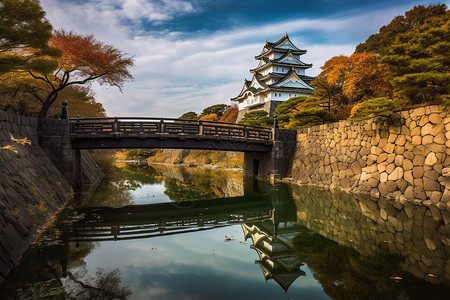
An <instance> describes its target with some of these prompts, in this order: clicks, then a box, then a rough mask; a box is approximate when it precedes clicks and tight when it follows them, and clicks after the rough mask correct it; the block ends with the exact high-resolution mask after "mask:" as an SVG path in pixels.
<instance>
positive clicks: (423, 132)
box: [420, 123, 433, 136]
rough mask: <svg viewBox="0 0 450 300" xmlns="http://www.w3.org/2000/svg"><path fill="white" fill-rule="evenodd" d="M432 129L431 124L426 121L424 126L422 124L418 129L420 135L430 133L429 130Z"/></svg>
mask: <svg viewBox="0 0 450 300" xmlns="http://www.w3.org/2000/svg"><path fill="white" fill-rule="evenodd" d="M432 129H433V125H432V124H430V123H427V124H426V125H425V126H423V127H422V128H421V130H420V135H421V136H426V135H428V134H431V130H432Z"/></svg>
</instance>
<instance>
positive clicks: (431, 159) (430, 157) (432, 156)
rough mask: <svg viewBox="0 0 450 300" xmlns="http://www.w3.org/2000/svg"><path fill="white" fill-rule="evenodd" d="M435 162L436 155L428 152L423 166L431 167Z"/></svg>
mask: <svg viewBox="0 0 450 300" xmlns="http://www.w3.org/2000/svg"><path fill="white" fill-rule="evenodd" d="M437 162H438V159H437V157H436V154H435V153H434V152H430V154H428V155H427V157H426V159H425V162H424V164H425V165H427V166H433V165H434V164H435V163H437Z"/></svg>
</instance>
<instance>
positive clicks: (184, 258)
mask: <svg viewBox="0 0 450 300" xmlns="http://www.w3.org/2000/svg"><path fill="white" fill-rule="evenodd" d="M158 168H162V166H157V167H150V166H148V167H147V166H146V167H143V168H142V167H138V166H127V167H124V168H121V169H120V170H119V171H120V174H121V175H120V177H118V178H115V179H111V180H110V181H109V182H107V183H106V184H104V185H103V188H101V189H100V190H99V193H98V194H96V195H94V197H93V199H92V200H91V201H89V202H88V203H85V204H84V205H82V206H73V207H70V208H68V209H66V210H65V211H64V212H63V213H62V214H61V215H60V216H59V218H58V222H57V225H56V226H55V227H52V228H48V229H47V231H46V233H45V235H44V236H42V238H41V240H39V242H38V243H37V244H36V245H34V246H33V247H31V248H30V249H29V251H28V253H27V255H26V256H25V258H24V260H23V261H22V263H21V264H20V265H19V266H18V267H17V268H16V269H14V271H13V272H12V273H11V275H10V276H9V277H8V279H7V281H6V282H5V284H4V285H3V286H2V287H1V293H0V298H2V299H3V298H5V299H9V298H25V299H26V298H33V297H35V298H44V297H49V298H69V299H70V298H77V299H83V298H85V299H88V298H95V297H98V298H105V299H108V298H114V297H116V298H127V297H128V298H135V299H144V298H149V297H151V298H152V299H175V298H176V299H185V298H193V299H211V298H214V299H230V298H239V299H248V298H250V299H282V298H283V297H285V298H286V299H299V298H307V299H326V298H333V299H381V298H383V299H384V298H385V299H426V298H429V296H430V295H432V297H433V298H434V299H446V297H447V296H448V293H449V289H448V284H449V282H450V277H449V273H450V272H449V252H450V249H449V241H450V235H449V230H448V229H449V227H448V226H449V214H448V211H442V210H439V209H436V208H434V207H425V206H417V205H414V204H411V203H403V204H402V203H399V202H395V201H394V202H393V201H387V200H385V199H373V198H370V197H365V196H355V195H350V194H346V193H339V192H333V193H332V192H330V191H328V190H324V189H319V188H312V187H298V186H291V185H277V186H268V185H266V184H264V183H261V182H255V181H245V182H244V181H243V180H242V178H239V177H238V176H236V177H233V176H234V175H229V178H228V181H227V177H226V176H225V175H223V177H220V176H222V175H217V174H218V173H216V175H217V177H215V176H216V175H214V172H211V171H208V170H206V171H199V170H198V169H197V170H190V169H176V168H172V169H158ZM164 170H165V171H164ZM164 172H165V173H164ZM208 172H210V173H208ZM163 173H164V175H163ZM202 173H203V175H202ZM205 174H206V175H205ZM208 174H209V175H208ZM211 174H212V175H211ZM223 174H226V173H223ZM170 176H172V177H170ZM214 178H216V179H215V180H214ZM239 182H240V184H238V183H239ZM208 185H210V186H211V187H212V188H211V189H210V190H208V189H207V186H208ZM145 186H148V187H151V186H154V189H153V190H151V189H150V188H149V189H148V190H147V191H148V192H149V195H147V196H148V197H149V198H150V199H149V200H147V201H143V200H141V202H143V203H144V204H140V205H132V203H133V202H134V203H135V202H136V194H135V191H138V190H139V189H141V190H142V187H145ZM161 186H163V187H164V189H163V192H161V194H157V192H156V191H161ZM237 186H239V187H237ZM234 187H237V188H236V189H234ZM188 190H190V191H193V190H195V191H196V192H195V193H187V192H185V194H186V195H187V196H183V197H179V196H177V195H182V194H183V191H188ZM112 191H116V192H117V191H120V192H121V196H120V197H118V196H117V195H112V194H111V192H112ZM195 194H196V195H200V196H201V197H203V198H201V197H200V198H195V197H194V195H195ZM141 195H142V194H141ZM152 195H155V197H152ZM173 195H175V196H173ZM108 197H110V198H108ZM162 197H166V198H162ZM153 198H157V199H153ZM117 199H121V200H120V201H117ZM158 199H159V200H161V199H162V200H164V201H161V203H158V202H155V201H159V200H158ZM202 199H203V200H202ZM154 200H155V201H154ZM183 200H184V201H183ZM152 201H153V202H152Z"/></svg>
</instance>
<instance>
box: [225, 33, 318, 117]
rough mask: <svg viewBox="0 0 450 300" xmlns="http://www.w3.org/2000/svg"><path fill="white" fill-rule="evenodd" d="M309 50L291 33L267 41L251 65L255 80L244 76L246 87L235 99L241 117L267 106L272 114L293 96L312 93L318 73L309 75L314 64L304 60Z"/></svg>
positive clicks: (266, 108)
mask: <svg viewBox="0 0 450 300" xmlns="http://www.w3.org/2000/svg"><path fill="white" fill-rule="evenodd" d="M305 53H306V50H301V49H299V48H297V47H296V46H295V45H294V44H293V43H292V42H291V40H290V39H289V36H288V34H287V33H286V34H285V36H283V37H282V38H280V39H279V40H277V41H276V42H274V43H271V42H267V40H266V43H265V45H264V48H263V50H262V51H261V53H260V54H259V55H257V56H255V59H256V60H259V64H258V66H257V67H256V68H254V69H251V70H250V72H251V73H253V78H252V80H246V79H245V80H244V87H243V88H242V90H241V92H240V93H239V95H238V96H236V97H234V98H231V101H232V102H234V103H237V104H238V107H239V114H238V120H240V119H241V118H242V117H243V116H244V114H246V113H247V112H250V111H255V110H265V111H267V112H268V113H269V115H270V116H272V115H273V112H274V110H275V108H276V107H277V106H278V105H279V104H280V103H282V102H283V101H285V100H287V99H289V98H291V97H299V96H306V97H310V96H311V95H312V93H313V91H314V88H313V87H312V86H311V85H310V82H311V81H312V80H314V77H310V76H306V75H305V70H306V69H309V68H311V67H312V64H306V63H304V62H302V61H301V60H300V56H301V55H303V54H305Z"/></svg>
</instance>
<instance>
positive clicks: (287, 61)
mask: <svg viewBox="0 0 450 300" xmlns="http://www.w3.org/2000/svg"><path fill="white" fill-rule="evenodd" d="M271 65H274V66H281V67H288V68H290V67H296V68H301V69H309V68H311V67H312V64H307V63H304V62H302V61H301V60H300V59H298V58H297V57H295V56H294V54H293V53H292V51H288V52H286V53H285V54H284V55H283V56H281V57H279V58H277V59H273V60H270V59H268V58H266V57H263V58H262V59H261V61H260V63H259V64H258V66H257V67H256V68H254V69H251V70H250V72H258V71H260V70H262V69H265V68H267V67H270V66H271Z"/></svg>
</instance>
